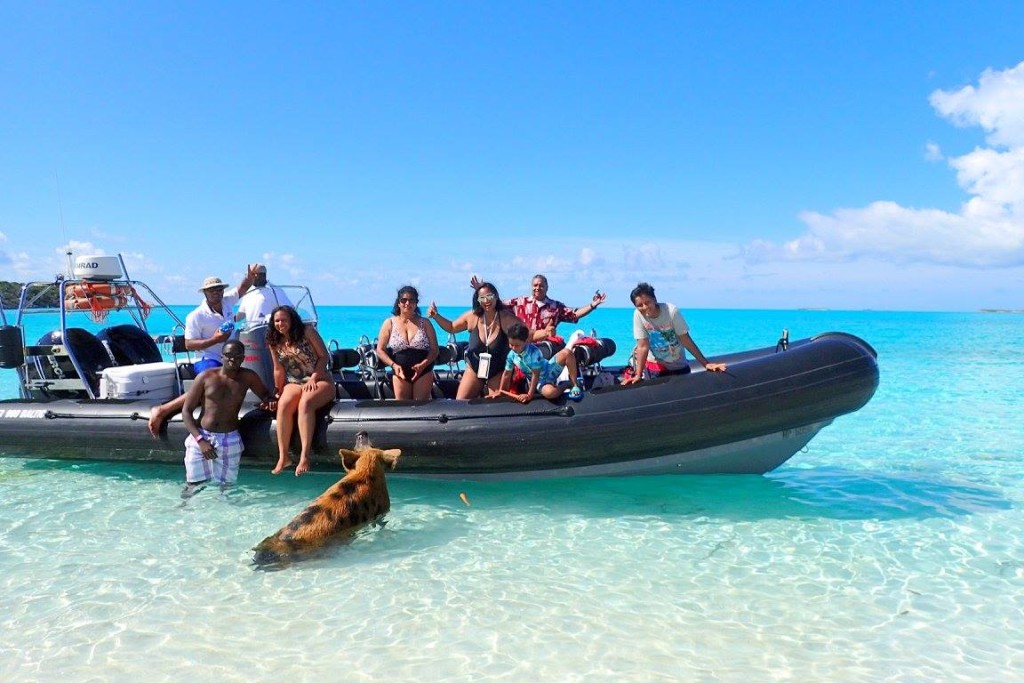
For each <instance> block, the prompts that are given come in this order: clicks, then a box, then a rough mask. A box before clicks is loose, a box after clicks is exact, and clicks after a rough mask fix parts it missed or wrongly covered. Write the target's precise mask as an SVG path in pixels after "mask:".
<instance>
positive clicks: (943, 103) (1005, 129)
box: [744, 62, 1024, 268]
mask: <svg viewBox="0 0 1024 683" xmlns="http://www.w3.org/2000/svg"><path fill="white" fill-rule="evenodd" d="M929 101H930V102H931V104H932V106H933V107H934V108H935V110H936V111H937V112H938V113H939V114H940V115H942V116H943V117H945V118H947V119H949V120H950V121H952V122H953V123H954V124H955V125H958V126H980V127H981V128H982V129H984V130H985V132H986V142H987V143H988V145H989V146H988V147H983V148H977V149H975V150H973V151H971V152H969V153H967V154H964V155H963V156H959V157H949V158H948V159H947V163H948V164H949V166H950V167H951V168H952V169H953V170H955V171H956V177H957V182H958V183H959V185H960V187H961V188H963V190H964V192H966V193H967V194H968V195H970V197H969V199H968V200H967V201H966V202H964V204H963V205H962V206H961V208H960V211H959V212H956V213H953V212H948V211H942V210H939V209H914V208H907V207H903V206H900V205H899V204H896V203H894V202H881V201H880V202H874V203H872V204H869V205H868V206H866V207H863V208H840V209H836V210H834V211H833V212H832V213H831V214H829V215H825V214H821V213H818V212H815V211H806V212H804V213H802V214H800V220H802V221H803V222H804V223H805V224H806V225H807V227H808V232H807V233H805V234H804V235H802V236H800V237H797V238H796V239H793V240H791V241H789V242H786V243H785V244H782V245H777V244H774V243H771V242H767V241H763V240H757V241H754V242H752V243H750V244H748V245H747V246H746V247H745V249H744V256H745V257H746V259H747V261H748V262H751V263H758V262H766V261H781V260H789V261H795V260H815V261H848V260H853V259H858V258H865V257H867V258H877V259H879V260H881V261H887V262H894V263H909V262H921V263H934V264H944V265H956V266H962V267H969V268H985V267H1009V266H1017V265H1021V264H1024V62H1021V63H1020V64H1018V65H1017V66H1015V67H1013V68H1011V69H1007V70H1005V71H992V70H986V71H985V72H984V73H983V74H982V75H981V77H980V79H979V82H978V85H977V87H975V86H971V85H968V86H965V87H963V88H960V89H959V90H954V91H943V90H937V91H935V92H934V93H932V95H931V97H930V100H929ZM926 158H929V159H932V158H941V151H940V150H939V148H938V146H937V145H935V144H933V143H928V145H927V146H926Z"/></svg>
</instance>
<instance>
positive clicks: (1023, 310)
mask: <svg viewBox="0 0 1024 683" xmlns="http://www.w3.org/2000/svg"><path fill="white" fill-rule="evenodd" d="M978 311H979V312H980V313H1024V308H981V309H978Z"/></svg>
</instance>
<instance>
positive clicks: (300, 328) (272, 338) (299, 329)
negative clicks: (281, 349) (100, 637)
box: [267, 306, 306, 346]
mask: <svg viewBox="0 0 1024 683" xmlns="http://www.w3.org/2000/svg"><path fill="white" fill-rule="evenodd" d="M278 311H281V312H283V313H284V314H285V315H287V316H288V320H289V322H290V325H288V339H287V340H286V339H285V337H284V335H283V334H281V333H280V332H278V331H277V328H276V327H274V316H275V315H277V312H278ZM305 337H306V326H305V324H303V322H302V318H300V317H299V312H298V311H296V310H295V308H294V307H292V306H278V307H277V308H275V309H274V310H273V311H271V312H270V325H268V326H267V346H280V345H281V344H283V343H284V342H285V341H289V342H291V343H292V344H295V343H297V342H300V341H302V340H303V339H305Z"/></svg>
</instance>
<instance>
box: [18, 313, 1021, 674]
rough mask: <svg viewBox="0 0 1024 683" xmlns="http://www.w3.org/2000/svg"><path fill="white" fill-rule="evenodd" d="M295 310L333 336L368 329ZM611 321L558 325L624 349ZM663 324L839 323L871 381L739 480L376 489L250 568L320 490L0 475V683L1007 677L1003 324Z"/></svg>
mask: <svg viewBox="0 0 1024 683" xmlns="http://www.w3.org/2000/svg"><path fill="white" fill-rule="evenodd" d="M321 313H322V316H323V319H324V320H323V327H324V330H325V333H326V334H325V336H328V337H331V336H335V337H337V338H338V339H339V341H342V343H343V345H351V344H352V343H354V342H355V341H356V338H357V337H358V335H359V334H360V333H362V332H368V333H370V336H373V334H374V333H375V331H376V327H377V326H378V325H379V322H380V318H381V311H380V309H345V308H336V309H332V308H328V309H325V310H324V311H321ZM629 315H630V312H629V311H625V310H614V309H602V310H600V311H598V312H597V313H595V314H594V315H593V316H591V317H590V318H587V319H586V322H588V323H590V324H594V325H597V327H598V329H599V330H600V331H602V332H603V333H605V334H608V333H612V336H615V337H616V338H617V340H618V341H619V346H620V348H621V349H623V350H624V351H625V350H628V336H629V329H628V320H629V317H628V316H629ZM687 318H688V320H689V321H690V323H691V326H692V327H693V330H694V335H695V337H696V338H697V340H698V342H699V343H700V344H701V346H702V348H703V349H704V350H705V351H706V352H707V353H709V354H713V353H717V352H724V351H726V350H732V349H738V348H742V347H751V346H765V345H772V344H774V342H775V340H776V339H777V338H778V335H779V332H780V330H781V329H782V328H783V327H788V328H789V329H790V332H791V335H792V337H793V338H794V339H795V338H798V337H803V336H808V335H810V334H814V333H818V332H822V331H825V330H832V329H841V330H844V331H849V332H853V333H855V334H858V335H861V336H863V337H864V338H865V339H867V340H868V341H870V342H871V343H872V344H873V345H874V346H875V348H876V349H877V350H878V351H879V355H880V364H881V370H882V384H881V386H880V388H879V391H878V393H877V394H876V396H875V398H874V399H873V400H872V402H871V403H870V404H869V405H868V406H867V407H866V408H864V409H863V410H861V411H860V412H858V413H856V414H854V415H851V416H846V417H843V418H840V419H838V420H837V421H836V422H835V424H833V425H832V426H830V427H828V428H826V429H825V430H824V431H823V432H822V433H821V434H820V435H819V436H818V437H817V438H816V439H814V440H813V441H812V442H811V444H810V446H809V448H808V449H807V451H806V452H804V453H801V454H798V455H797V456H796V457H795V458H793V460H791V461H790V463H788V464H787V465H786V466H784V467H782V468H780V469H779V470H777V471H775V472H773V473H772V474H770V475H769V476H767V477H651V478H637V479H594V480H567V481H552V482H538V483H516V484H478V483H432V482H418V481H411V480H403V479H400V478H393V479H392V480H391V485H390V488H391V495H392V512H391V514H390V515H389V519H390V521H389V522H388V524H387V526H386V527H385V528H384V529H377V530H374V531H371V532H368V533H365V534H363V535H361V536H359V537H358V538H357V539H355V540H354V541H353V542H352V543H350V544H348V545H345V546H341V547H338V548H335V549H333V550H331V551H330V552H328V553H327V554H325V555H324V556H323V557H320V558H317V559H314V560H311V561H309V562H306V563H303V564H300V565H296V566H293V567H290V568H288V569H286V570H283V571H279V572H258V571H253V569H252V567H251V566H250V560H251V552H250V548H251V547H252V546H253V545H255V544H256V543H258V542H259V541H260V540H261V539H262V538H263V537H265V536H267V535H269V534H271V533H273V532H274V531H276V530H277V529H278V528H279V527H280V526H281V525H283V524H285V523H286V522H287V521H288V520H289V519H291V517H292V516H293V515H294V514H295V513H296V512H298V511H299V510H300V509H301V508H302V507H303V506H304V505H305V504H306V503H307V502H308V501H309V500H311V499H312V498H313V497H315V496H316V495H317V494H318V493H320V491H322V490H323V489H324V488H325V487H326V486H328V485H329V484H330V483H331V482H332V481H333V479H332V478H331V477H329V476H327V475H314V476H310V477H305V478H299V479H296V478H294V477H288V478H274V477H271V476H270V475H269V474H267V473H264V472H257V471H251V470H243V472H242V476H241V486H239V487H238V488H237V489H236V490H234V491H231V492H230V493H229V494H227V495H222V494H219V493H217V492H214V491H212V490H207V491H204V492H202V493H201V494H199V495H198V496H197V497H196V498H194V499H193V500H191V501H190V502H189V503H188V504H187V505H185V506H182V501H181V499H180V498H179V492H180V480H181V472H180V471H179V470H178V469H177V468H174V467H158V466H133V465H124V464H121V465H116V464H93V463H88V464H86V463H77V464H76V463H66V462H54V461H39V460H22V459H17V458H5V459H0V500H2V503H0V586H2V589H0V679H2V680H16V681H29V680H53V679H56V678H58V677H59V678H61V679H63V680H68V681H79V680H83V681H84V680H112V681H128V680H138V679H140V678H142V677H145V678H146V679H147V680H180V679H183V678H185V677H186V676H187V677H188V678H189V679H191V680H209V681H233V680H264V679H268V678H270V677H271V676H281V675H282V674H283V675H285V676H287V677H288V679H290V680H314V679H319V680H323V679H324V678H325V677H328V679H330V680H335V679H338V678H340V677H341V676H342V675H341V674H339V671H344V674H343V676H344V678H345V679H346V680H355V681H360V680H367V681H369V680H442V679H458V680H508V681H523V680H545V681H548V680H550V681H588V682H589V681H623V680H641V681H648V680H730V681H731V680H751V679H753V680H770V679H779V680H796V679H802V680H845V681H861V680H863V681H875V680H907V681H910V680H914V681H916V680H972V681H979V680H993V681H994V680H1007V679H1008V678H1014V677H1016V676H1017V675H1018V674H1017V672H1019V671H1020V670H1021V669H1022V667H1024V646H1022V645H1021V639H1020V637H1019V633H1020V625H1021V624H1024V540H1022V539H1024V533H1022V532H1024V514H1022V512H1021V509H1022V503H1024V483H1022V482H1024V462H1022V456H1024V426H1022V423H1024V421H1022V420H1021V419H1020V418H1019V416H1018V413H1019V410H1020V408H1019V406H1020V403H1021V400H1020V399H1021V389H1020V387H1021V386H1024V351H1022V348H1024V345H1022V343H1021V342H1022V341H1024V339H1022V338H1024V334H1022V332H1024V316H1018V315H985V314H924V313H878V312H823V311H688V312H687ZM619 332H622V333H624V335H623V334H618V333H619ZM620 355H621V354H620ZM12 379H13V373H10V372H4V373H0V382H3V383H0V390H2V391H0V395H4V396H10V395H13V393H14V389H13V384H12ZM0 439H2V435H0ZM460 492H465V493H466V495H467V496H468V499H469V501H470V503H471V505H470V506H468V507H467V506H466V505H464V504H463V503H462V502H461V501H460V499H459V493H460Z"/></svg>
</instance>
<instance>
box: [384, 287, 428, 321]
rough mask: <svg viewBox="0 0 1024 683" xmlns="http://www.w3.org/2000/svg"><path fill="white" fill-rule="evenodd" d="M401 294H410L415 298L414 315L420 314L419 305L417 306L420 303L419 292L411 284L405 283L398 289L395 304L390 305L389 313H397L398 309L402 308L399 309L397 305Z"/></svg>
mask: <svg viewBox="0 0 1024 683" xmlns="http://www.w3.org/2000/svg"><path fill="white" fill-rule="evenodd" d="M403 294H408V295H410V296H412V298H413V299H415V300H416V315H422V313H420V306H419V304H420V293H419V292H418V291H416V288H415V287H413V286H412V285H405V286H404V287H402V288H401V289H400V290H398V294H397V295H395V305H394V306H392V307H391V315H398V312H399V311H400V310H402V309H400V308H399V307H398V302H399V300H400V299H401V298H402V295H403Z"/></svg>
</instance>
